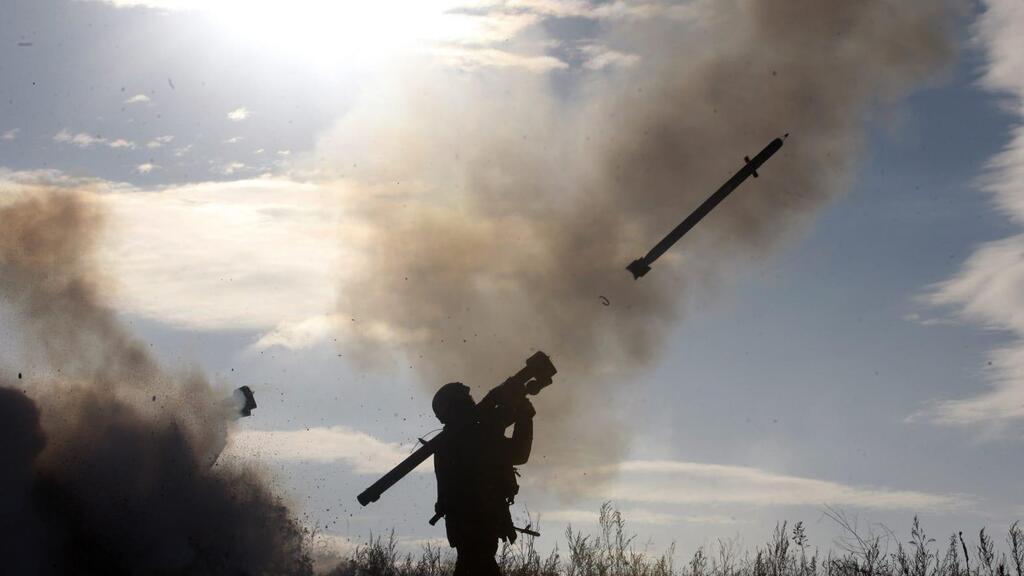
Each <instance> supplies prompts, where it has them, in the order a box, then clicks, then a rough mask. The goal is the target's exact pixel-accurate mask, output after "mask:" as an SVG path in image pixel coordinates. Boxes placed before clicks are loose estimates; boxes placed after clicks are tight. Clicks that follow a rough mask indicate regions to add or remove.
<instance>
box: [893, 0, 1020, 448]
mask: <svg viewBox="0 0 1024 576" xmlns="http://www.w3.org/2000/svg"><path fill="white" fill-rule="evenodd" d="M983 5H984V8H985V11H984V12H983V13H982V15H981V16H980V18H979V19H978V21H977V23H976V24H975V29H974V32H975V35H976V38H977V40H978V41H979V42H980V44H981V45H982V46H984V47H985V50H986V53H987V61H986V65H985V73H984V76H983V78H982V80H981V83H982V85H983V86H984V87H985V88H987V89H988V90H990V91H992V92H993V93H996V94H998V95H999V96H1000V97H1001V98H1003V99H1004V102H1005V104H1006V108H1007V109H1008V110H1010V111H1011V112H1013V113H1015V114H1017V115H1018V122H1017V123H1016V127H1015V128H1013V130H1012V132H1011V138H1010V142H1009V143H1008V144H1007V145H1006V147H1005V148H1004V149H1003V151H1002V152H1000V153H999V154H998V155H997V156H996V157H995V158H993V159H992V160H991V162H990V163H989V170H988V173H987V175H986V177H985V178H984V180H983V182H982V187H983V189H984V190H985V191H986V192H988V193H989V194H991V196H992V198H993V200H994V201H995V204H996V206H997V207H998V208H999V210H1000V211H1001V212H1002V213H1003V214H1004V215H1005V216H1006V217H1007V218H1009V219H1010V220H1011V221H1013V222H1016V223H1018V224H1020V223H1024V125H1022V122H1024V34H1022V33H1021V31H1022V30H1024V4H1021V3H1020V2H1017V1H1014V0H987V1H986V2H984V3H983ZM925 300H926V301H928V302H930V303H931V304H933V305H935V306H939V307H946V308H949V309H952V310H953V312H954V314H955V315H956V316H957V317H959V318H960V319H962V320H964V321H967V322H972V323H974V324H976V325H978V326H981V327H983V328H985V329H991V330H1001V331H1006V332H1007V333H1009V334H1010V336H1011V338H1012V341H1010V342H1008V343H1005V344H1003V345H1001V346H999V347H998V348H996V349H995V350H992V351H991V352H989V354H988V366H987V367H986V369H985V370H984V372H983V374H984V375H985V379H986V381H987V384H988V389H987V390H984V391H982V392H980V393H976V394H974V395H973V396H967V397H965V398H960V399H951V400H949V399H945V400H939V401H935V402H932V403H931V404H930V405H929V406H927V407H926V408H925V409H923V410H921V411H920V412H918V413H916V414H913V415H911V417H910V418H911V419H916V418H921V417H923V418H928V419H930V420H932V421H934V422H937V423H941V424H954V425H973V426H983V427H985V428H987V429H988V430H990V431H994V430H998V429H1002V428H1005V427H1006V426H1007V425H1009V424H1011V423H1018V424H1019V423H1020V422H1021V421H1022V420H1024V234H1018V235H1015V236H1011V237H1009V238H1004V239H1001V240H996V241H993V242H986V243H983V244H981V245H979V246H977V247H976V248H975V250H974V252H973V253H972V254H971V255H970V256H969V257H968V258H967V260H966V261H965V262H964V264H963V265H962V266H961V268H960V270H959V271H957V273H956V274H955V275H954V276H953V277H952V278H949V279H948V280H946V281H944V282H941V283H939V284H937V285H936V286H933V287H932V289H931V290H930V291H929V292H928V294H927V295H926V296H925Z"/></svg>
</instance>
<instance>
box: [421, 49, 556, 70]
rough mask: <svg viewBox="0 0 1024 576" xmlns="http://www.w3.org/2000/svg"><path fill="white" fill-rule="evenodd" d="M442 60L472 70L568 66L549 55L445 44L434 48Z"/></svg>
mask: <svg viewBox="0 0 1024 576" xmlns="http://www.w3.org/2000/svg"><path fill="white" fill-rule="evenodd" d="M434 54H435V55H436V56H438V57H439V58H440V59H441V61H442V62H445V63H447V64H448V65H449V66H452V67H454V68H460V69H464V70H473V69H476V68H481V67H491V68H521V69H523V70H527V71H530V72H537V73H542V72H550V71H552V70H564V69H566V68H568V67H569V65H568V64H567V63H566V62H563V61H562V60H559V59H558V58H555V57H554V56H549V55H524V54H519V53H516V52H512V51H508V50H500V49H497V48H463V47H455V46H445V47H441V48H437V49H436V50H434Z"/></svg>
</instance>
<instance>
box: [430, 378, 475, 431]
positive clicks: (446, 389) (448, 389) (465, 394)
mask: <svg viewBox="0 0 1024 576" xmlns="http://www.w3.org/2000/svg"><path fill="white" fill-rule="evenodd" d="M475 405H476V403H475V402H473V396H472V395H470V393H469V386H466V385H465V384H463V383H462V382H449V383H448V384H445V385H444V386H441V388H440V389H439V390H438V391H437V393H435V394H434V400H433V401H432V402H431V403H430V406H431V407H432V408H433V409H434V415H435V416H437V419H438V420H440V421H441V423H442V424H448V423H451V422H454V421H456V420H459V419H460V418H462V417H463V416H466V415H468V414H469V413H470V411H471V410H472V409H473V406H475Z"/></svg>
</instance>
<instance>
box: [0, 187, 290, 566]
mask: <svg viewBox="0 0 1024 576" xmlns="http://www.w3.org/2000/svg"><path fill="white" fill-rule="evenodd" d="M6 196H7V197H6V198H5V199H4V201H3V202H2V203H0V222H2V223H3V225H2V226H0V298H2V302H3V306H4V308H5V311H6V312H8V313H9V314H10V316H11V317H12V318H13V319H14V321H15V322H16V326H17V330H18V334H19V335H20V336H21V338H20V340H21V342H20V344H21V346H22V347H23V349H24V350H23V352H24V353H25V362H26V364H27V366H26V367H23V368H21V369H22V370H24V372H25V375H24V379H21V380H16V379H14V378H13V377H12V376H11V375H10V374H11V372H10V368H7V369H5V370H4V372H5V375H4V376H0V434H2V437H3V438H4V443H3V447H2V449H0V495H2V496H0V512H2V513H0V546H2V549H0V558H2V560H0V562H2V563H3V564H2V565H3V567H4V572H5V573H12V574H70V573H75V574H301V573H306V572H308V571H309V561H308V559H307V558H306V556H305V555H304V552H303V549H302V533H301V531H300V530H299V529H298V527H297V526H296V524H295V523H294V522H293V521H292V519H291V518H290V517H289V514H288V510H287V509H286V508H285V507H284V506H283V505H282V504H281V503H280V502H278V500H277V499H276V498H275V497H274V496H273V495H272V494H271V493H270V492H269V491H268V489H267V488H266V487H265V486H264V484H263V483H262V481H261V480H260V478H258V477H257V476H255V475H254V474H253V473H251V472H248V471H245V470H234V469H227V468H225V467H221V466H218V467H216V468H212V469H211V465H212V464H213V463H214V460H215V459H216V457H217V455H218V454H219V453H220V451H221V449H222V448H223V446H224V442H225V438H226V434H227V425H228V421H229V419H230V418H231V410H232V409H231V408H230V407H229V406H228V405H227V404H226V403H225V402H224V401H223V399H222V398H221V397H219V396H218V395H217V394H216V393H215V392H214V391H213V390H212V389H211V388H210V386H209V385H208V384H207V382H206V381H205V379H204V378H203V377H202V376H201V375H200V374H169V373H167V372H165V371H164V370H162V369H161V367H160V366H159V365H158V364H157V363H156V362H155V361H154V360H153V358H152V357H150V355H149V354H148V353H147V351H146V350H145V349H144V347H143V345H142V344H141V343H140V342H138V341H137V340H135V339H134V338H132V336H131V335H130V334H129V333H128V332H127V331H126V330H125V329H124V328H123V326H122V325H121V324H120V323H119V322H118V321H117V318H116V317H115V315H114V314H113V313H112V312H111V311H110V310H109V309H107V308H105V307H104V306H103V304H102V301H101V298H100V294H101V289H102V285H101V284H100V282H99V281H98V279H97V277H96V275H95V274H94V273H93V267H92V261H91V250H92V248H93V245H94V243H95V241H96V236H97V234H98V232H99V230H100V226H101V223H102V212H101V210H100V207H99V203H98V201H97V200H96V197H95V196H94V195H90V194H88V193H85V192H74V191H69V190H61V189H40V188H38V187H32V186H29V187H27V189H25V190H22V191H15V192H11V193H9V194H7V195H6ZM19 378H21V376H20V375H19ZM8 571H9V572H8Z"/></svg>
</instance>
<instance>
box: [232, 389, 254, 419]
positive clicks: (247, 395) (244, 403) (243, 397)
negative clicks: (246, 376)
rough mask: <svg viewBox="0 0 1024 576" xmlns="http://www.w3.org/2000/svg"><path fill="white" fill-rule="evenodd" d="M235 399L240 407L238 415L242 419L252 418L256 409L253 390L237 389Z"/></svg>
mask: <svg viewBox="0 0 1024 576" xmlns="http://www.w3.org/2000/svg"><path fill="white" fill-rule="evenodd" d="M234 397H235V402H236V403H237V406H238V414H239V415H240V416H241V417H242V418H245V417H246V416H251V415H252V411H253V409H254V408H256V397H255V396H253V394H252V389H251V388H249V387H248V386H242V387H241V388H237V389H236V390H235V392H234Z"/></svg>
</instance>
